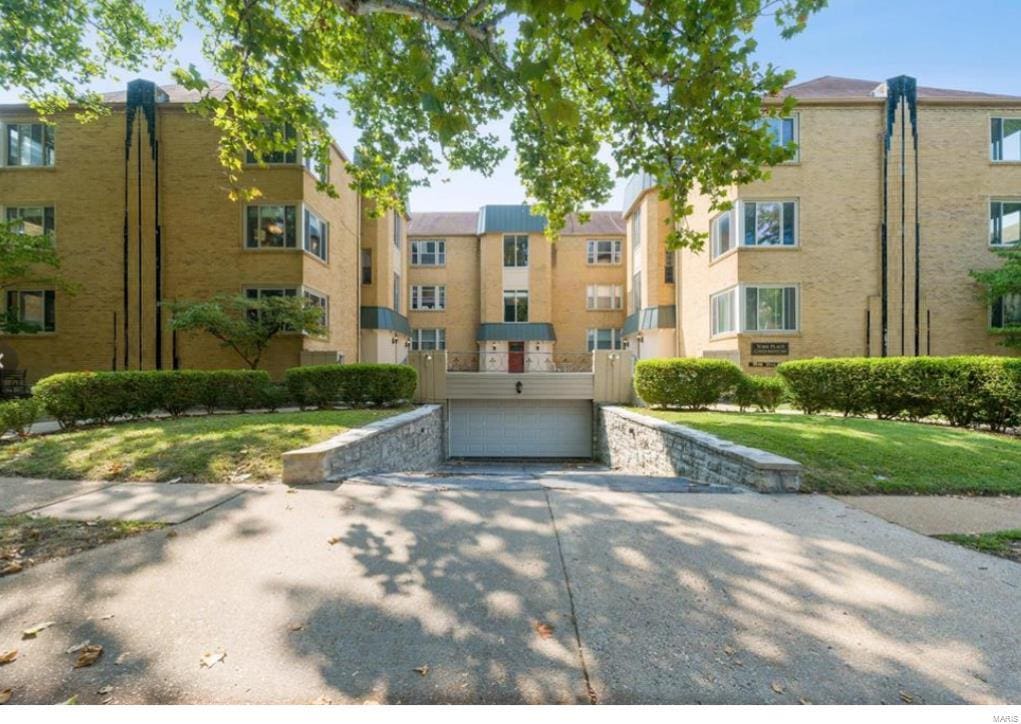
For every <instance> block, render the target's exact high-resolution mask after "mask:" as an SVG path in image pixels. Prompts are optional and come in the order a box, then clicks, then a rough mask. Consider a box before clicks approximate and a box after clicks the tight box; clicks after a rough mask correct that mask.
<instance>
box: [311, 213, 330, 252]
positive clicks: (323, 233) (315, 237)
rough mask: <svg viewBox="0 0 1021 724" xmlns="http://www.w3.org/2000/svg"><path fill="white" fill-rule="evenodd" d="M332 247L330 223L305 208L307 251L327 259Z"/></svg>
mask: <svg viewBox="0 0 1021 724" xmlns="http://www.w3.org/2000/svg"><path fill="white" fill-rule="evenodd" d="M329 248H330V228H329V224H327V223H326V222H325V221H323V220H322V219H320V218H319V217H318V216H316V215H315V214H314V213H312V212H311V211H309V210H308V209H305V251H307V252H308V253H309V254H311V255H312V256H316V257H319V258H320V259H322V260H323V261H326V258H327V255H328V254H329Z"/></svg>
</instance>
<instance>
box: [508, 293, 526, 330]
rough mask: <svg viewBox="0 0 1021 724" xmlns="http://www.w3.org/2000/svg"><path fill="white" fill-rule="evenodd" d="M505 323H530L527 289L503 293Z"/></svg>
mask: <svg viewBox="0 0 1021 724" xmlns="http://www.w3.org/2000/svg"><path fill="white" fill-rule="evenodd" d="M503 321H505V322H527V321H528V290H527V289H505V290H504V291H503Z"/></svg>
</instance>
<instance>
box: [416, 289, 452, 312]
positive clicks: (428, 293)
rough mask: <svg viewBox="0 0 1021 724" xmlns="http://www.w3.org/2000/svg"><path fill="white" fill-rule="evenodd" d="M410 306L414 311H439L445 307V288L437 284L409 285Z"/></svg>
mask: <svg viewBox="0 0 1021 724" xmlns="http://www.w3.org/2000/svg"><path fill="white" fill-rule="evenodd" d="M411 308H412V309H414V310H416V311H439V310H443V309H446V308H447V288H446V287H445V286H442V285H439V284H424V285H417V284H416V285H414V286H412V287H411Z"/></svg>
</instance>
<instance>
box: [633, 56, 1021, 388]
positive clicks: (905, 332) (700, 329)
mask: <svg viewBox="0 0 1021 724" xmlns="http://www.w3.org/2000/svg"><path fill="white" fill-rule="evenodd" d="M785 95H793V96H794V97H796V98H797V101H798V103H797V106H796V109H797V110H796V112H795V113H794V114H793V115H792V116H791V117H788V118H783V119H775V120H771V121H770V127H771V129H772V130H773V131H774V133H775V134H776V138H777V140H778V142H783V143H786V142H789V141H794V142H795V143H796V144H797V148H798V153H797V155H796V156H795V157H794V158H793V159H792V160H791V161H789V162H787V163H785V164H783V165H780V166H778V167H775V168H773V169H771V176H770V178H769V179H768V180H764V181H760V182H757V183H754V184H751V185H748V186H741V187H736V188H733V189H731V190H730V192H729V195H728V198H729V199H730V200H731V201H732V202H733V208H732V209H731V210H729V211H723V212H715V213H710V212H709V210H708V202H707V201H706V199H704V198H700V197H695V198H693V199H692V205H693V207H694V209H695V211H694V213H693V214H692V215H691V216H689V217H687V218H684V219H676V220H675V219H672V218H671V211H670V208H669V205H668V204H667V203H666V202H664V201H662V200H661V199H660V198H659V196H658V194H657V193H656V191H655V182H654V180H653V179H650V178H648V177H639V178H635V179H633V180H632V182H631V184H630V186H629V188H628V192H627V194H626V198H625V203H624V216H625V227H626V229H627V253H626V257H627V260H628V274H627V298H628V315H629V316H628V319H627V322H626V323H625V329H624V334H625V339H626V340H627V341H628V342H629V343H630V348H631V349H632V351H635V352H636V354H637V356H639V357H642V358H644V357H663V356H685V357H722V358H727V359H731V360H733V361H735V362H737V363H738V364H740V365H741V366H742V367H743V368H745V369H746V370H749V371H753V372H754V371H759V372H765V371H768V370H769V369H770V368H772V367H775V366H776V365H777V364H779V363H780V362H782V361H784V360H786V359H792V358H797V357H813V356H822V357H834V356H859V355H861V356H895V355H952V354H1005V353H1006V350H1005V349H1004V348H1003V347H1002V346H1000V345H999V344H998V341H999V340H998V337H997V335H996V334H995V329H996V328H997V327H1002V326H1004V325H1007V324H1018V323H1021V298H1009V299H1001V300H998V301H997V302H996V303H995V304H993V305H991V306H990V305H989V304H988V303H987V301H986V300H985V299H984V298H983V297H982V295H981V290H980V288H979V287H978V286H977V285H976V284H975V282H974V281H973V280H972V279H971V277H970V276H969V271H970V270H973V269H987V268H994V267H996V266H998V265H999V264H1000V263H1001V262H1000V260H999V259H998V258H997V256H996V253H995V252H996V251H997V250H1000V249H1006V248H1010V247H1011V246H1014V245H1017V244H1018V243H1019V241H1021V225H1019V220H1021V98H1017V97H1005V96H995V95H988V94H983V93H974V92H967V91H954V90H945V89H938V88H927V87H923V86H918V85H917V84H916V82H915V80H914V79H913V78H910V77H907V76H900V77H897V78H892V79H890V80H889V81H887V82H885V83H882V82H878V81H865V80H854V79H848V78H834V77H824V78H819V79H816V80H813V81H809V82H806V83H803V84H800V85H795V86H791V87H789V88H788V89H787V90H786V91H785ZM779 100H780V99H777V101H776V102H779ZM672 223H678V224H687V225H688V226H689V227H690V228H693V229H695V230H698V231H702V232H706V233H708V234H709V238H710V241H709V243H708V244H707V247H706V248H705V249H704V250H702V251H700V252H697V253H696V252H692V251H689V250H683V251H679V252H668V251H667V250H666V248H665V245H664V240H665V237H666V234H667V233H668V232H669V231H670V228H671V227H670V224H672Z"/></svg>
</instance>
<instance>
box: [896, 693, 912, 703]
mask: <svg viewBox="0 0 1021 724" xmlns="http://www.w3.org/2000/svg"><path fill="white" fill-rule="evenodd" d="M900 700H901V701H903V702H904V703H905V704H914V703H915V697H913V696H911V694H909V693H908V692H906V691H902V692H900Z"/></svg>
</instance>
